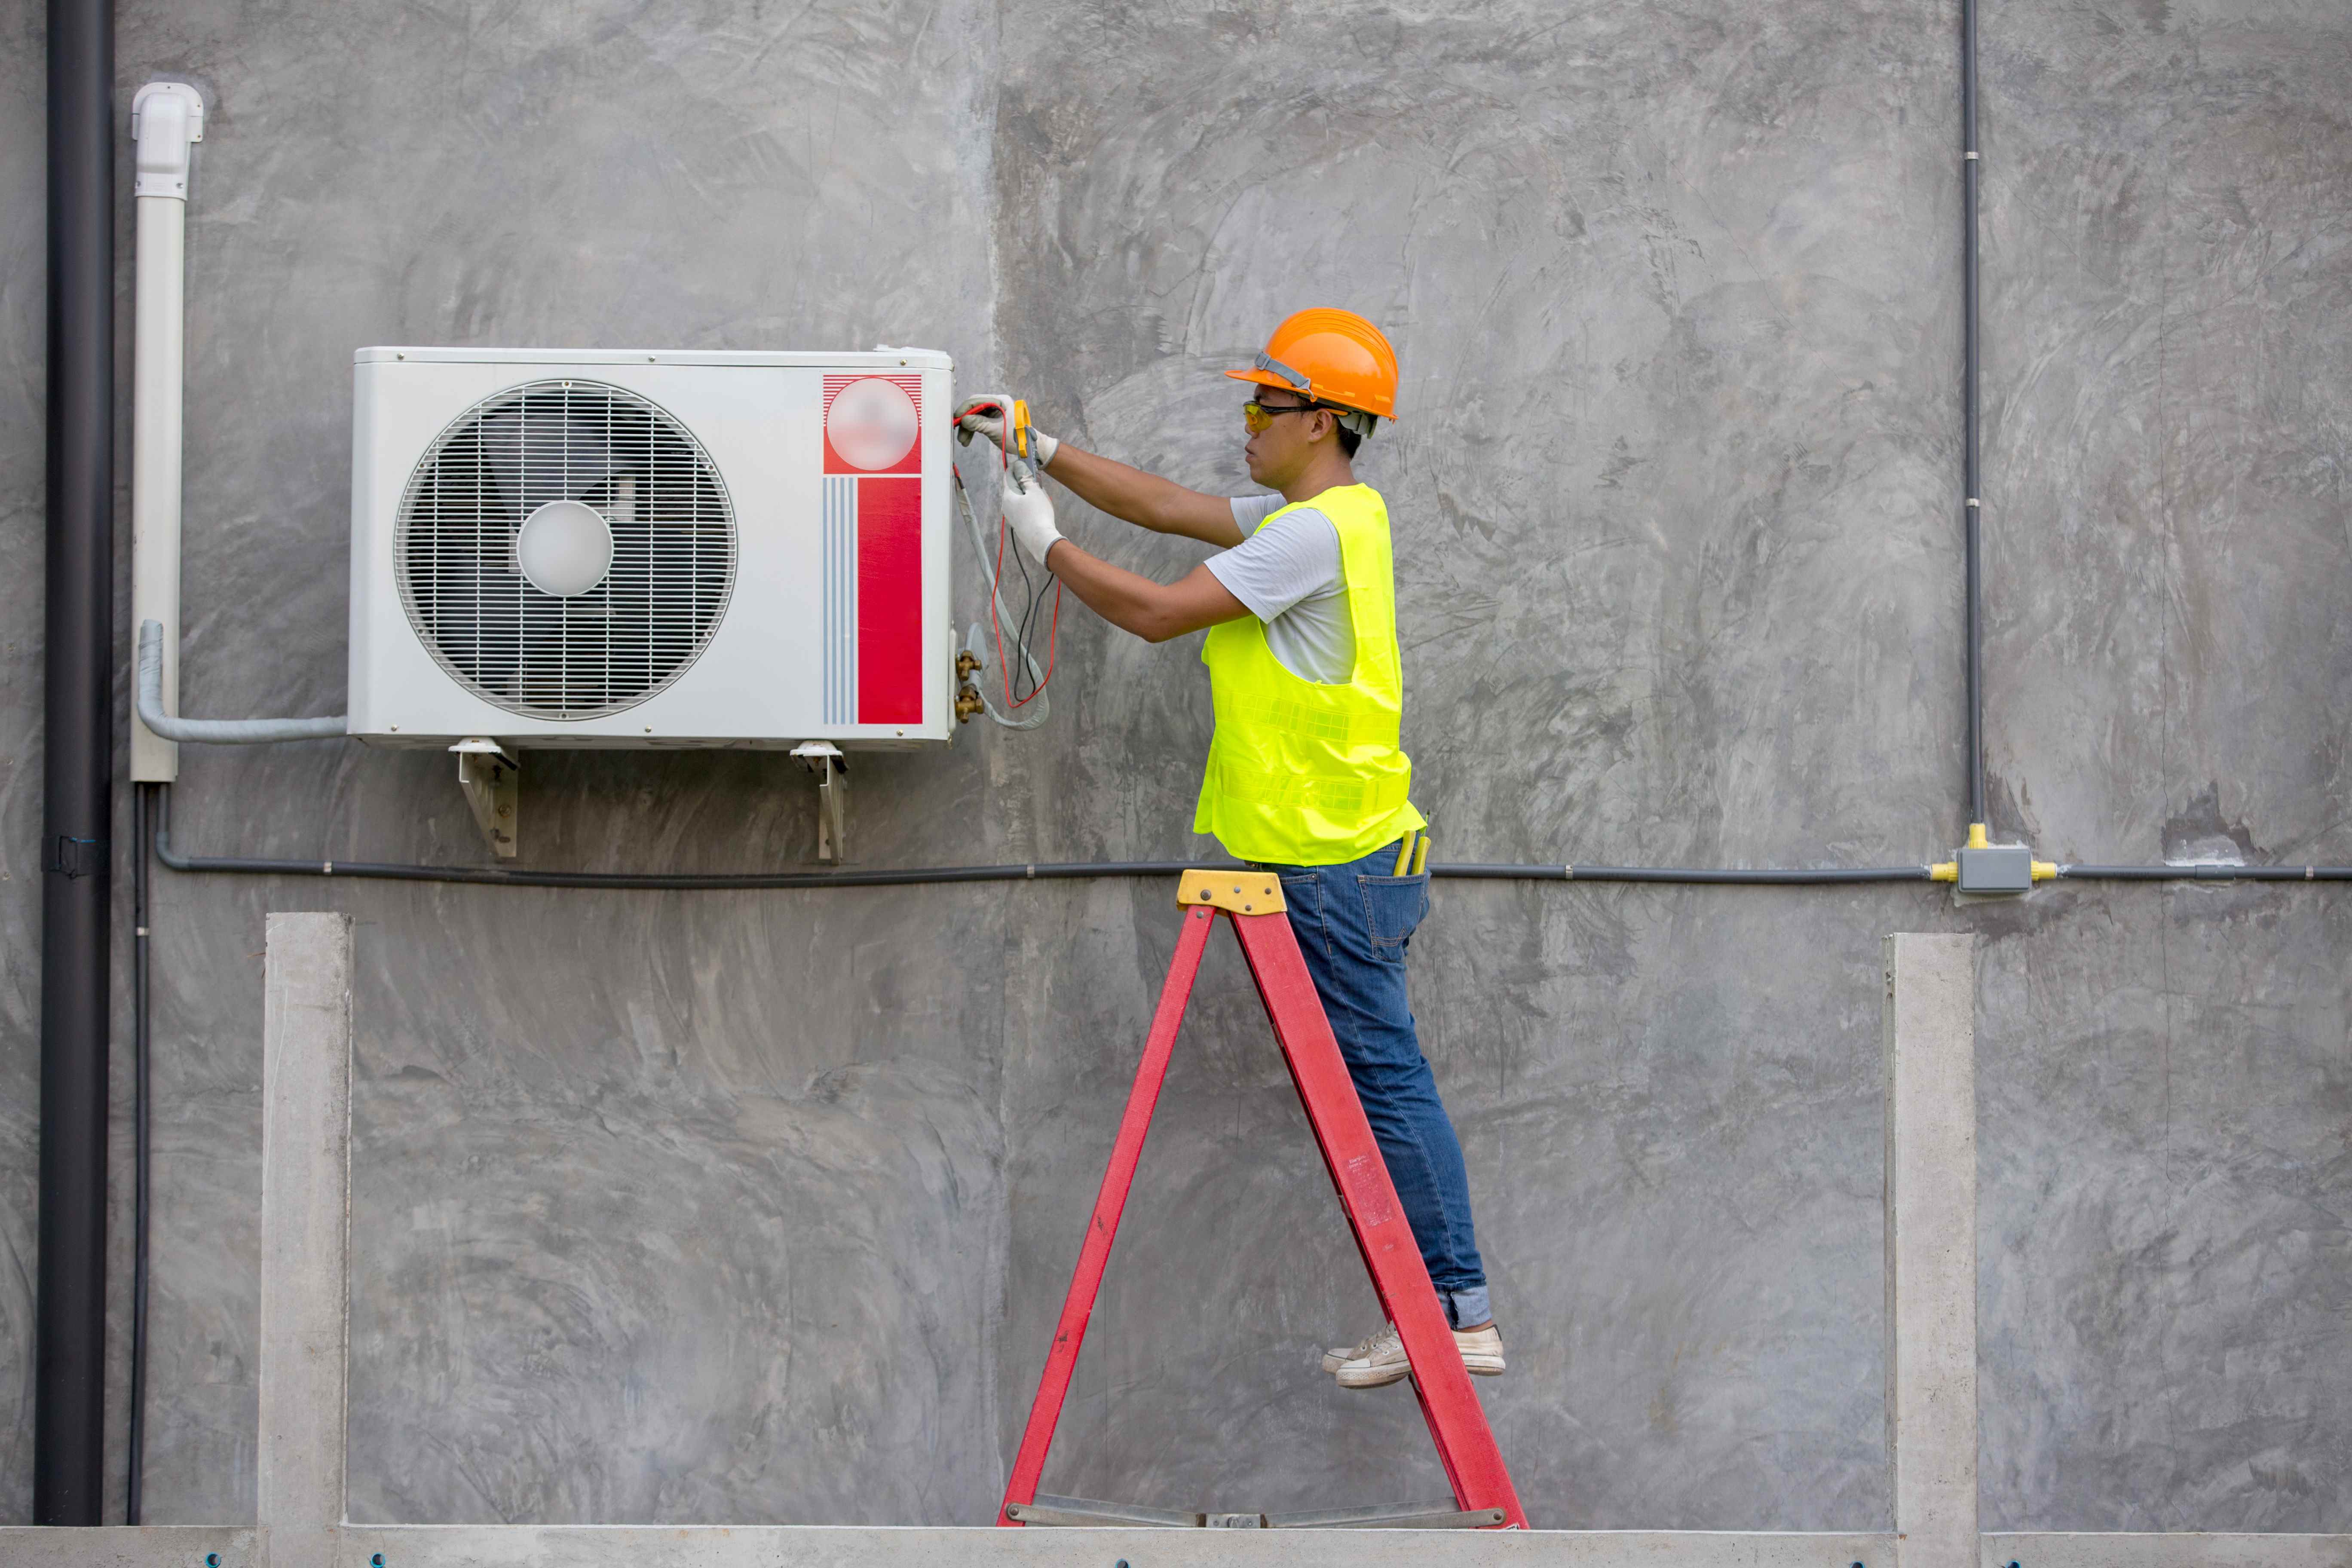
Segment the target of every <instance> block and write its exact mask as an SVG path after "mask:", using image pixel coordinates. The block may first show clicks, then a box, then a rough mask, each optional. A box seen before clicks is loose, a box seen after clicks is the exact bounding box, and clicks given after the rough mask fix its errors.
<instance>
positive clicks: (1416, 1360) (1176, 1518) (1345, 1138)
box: [996, 870, 1528, 1530]
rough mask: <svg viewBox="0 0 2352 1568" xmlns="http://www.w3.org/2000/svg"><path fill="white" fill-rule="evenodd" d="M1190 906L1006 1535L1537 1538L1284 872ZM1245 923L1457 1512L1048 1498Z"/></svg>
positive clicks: (1255, 967) (1033, 1420)
mask: <svg viewBox="0 0 2352 1568" xmlns="http://www.w3.org/2000/svg"><path fill="white" fill-rule="evenodd" d="M1176 901H1177V902H1178V903H1179V904H1181V905H1183V906H1185V910H1184V925H1183V931H1182V934H1181V935H1180V936H1179V937H1178V938H1177V942H1176V956H1175V958H1174V959H1173V960H1172V961H1171V963H1169V965H1168V981H1167V984H1165V985H1163V986H1161V987H1160V1006H1159V1009H1158V1011H1156V1012H1155V1013H1153V1015H1152V1017H1151V1033H1150V1037H1149V1038H1148V1039H1146V1040H1145V1041H1144V1045H1143V1062H1142V1065H1141V1066H1139V1067H1138V1068H1136V1071H1135V1087H1134V1089H1131V1090H1129V1093H1128V1097H1127V1114H1126V1115H1125V1116H1123V1117H1121V1118H1120V1120H1119V1124H1118V1139H1117V1140H1116V1141H1115V1142H1113V1143H1112V1144H1111V1152H1110V1167H1109V1169H1108V1170H1106V1171H1105V1172H1104V1173H1103V1179H1102V1190H1101V1191H1100V1193H1098V1194H1097V1195H1096V1198H1095V1208H1094V1215H1093V1217H1092V1218H1090V1219H1089V1220H1088V1221H1087V1237H1086V1242H1085V1244H1084V1245H1083V1246H1081V1247H1079V1249H1078V1268H1077V1272H1076V1274H1074V1275H1073V1276H1072V1277H1071V1279H1070V1291H1069V1294H1068V1295H1067V1296H1066V1297H1064V1298H1063V1300H1062V1318H1061V1321H1060V1322H1059V1323H1058V1324H1057V1325H1055V1330H1054V1345H1053V1349H1052V1350H1051V1352H1048V1353H1047V1355H1046V1357H1045V1375H1044V1376H1043V1377H1042V1378H1040V1379H1039V1380H1038V1383H1037V1397H1036V1399H1035V1401H1034V1403H1032V1404H1031V1405H1030V1406H1029V1425H1028V1427H1027V1429H1026V1430H1024V1432H1023V1433H1022V1435H1021V1449H1020V1452H1019V1454H1018V1455H1017V1456H1016V1457H1015V1458H1014V1459H1013V1476H1012V1479H1010V1480H1008V1481H1007V1482H1006V1483H1005V1487H1004V1502H1003V1506H1002V1507H1001V1508H999V1510H997V1516H996V1522H997V1523H998V1524H1000V1525H1031V1524H1070V1525H1106V1524H1121V1523H1124V1524H1166V1525H1224V1526H1244V1527H1246V1526H1250V1525H1255V1526H1259V1527H1265V1528H1277V1529H1278V1528H1284V1527H1306V1526H1321V1527H1335V1526H1359V1527H1360V1526H1367V1525H1387V1526H1392V1527H1410V1526H1423V1527H1427V1526H1451V1527H1467V1528H1474V1529H1503V1530H1525V1529H1526V1528H1528V1517H1527V1514H1526V1513H1525V1512H1524V1511H1522V1510H1521V1509H1520V1507H1519V1497H1518V1493H1517V1491H1516V1490H1515V1489H1513V1488H1512V1486H1511V1475H1510V1472H1509V1471H1508V1470H1507V1469H1506V1468H1504V1466H1503V1456H1502V1454H1501V1453H1500V1452H1499V1451H1497V1450H1496V1447H1495V1437H1494V1434H1493V1433H1492V1432H1490V1431H1489V1430H1487V1427H1486V1412H1485V1411H1484V1410H1482V1409H1481V1408H1480V1407H1479V1405H1478V1395H1477V1394H1475V1392H1473V1390H1472V1389H1471V1386H1470V1374H1469V1373H1468V1372H1466V1371H1465V1370H1464V1368H1463V1365H1462V1357H1461V1353H1460V1352H1458V1351H1456V1350H1455V1349H1454V1334H1453V1331H1452V1329H1451V1328H1450V1327H1449V1326H1448V1324H1447V1323H1446V1321H1445V1310H1444V1308H1443V1307H1441V1306H1440V1305H1439V1304H1438V1300H1437V1292H1436V1290H1435V1289H1433V1288H1432V1287H1431V1285H1430V1282H1429V1270H1428V1269H1427V1268H1424V1267H1423V1264H1422V1261H1421V1249H1420V1248H1419V1247H1417V1246H1415V1245H1414V1243H1413V1238H1412V1226H1409V1225H1408V1224H1406V1223H1405V1218H1404V1214H1403V1211H1402V1208H1401V1207H1400V1206H1399V1205H1398V1203H1397V1195H1396V1188H1395V1187H1394V1186H1393V1185H1392V1184H1391V1183H1390V1181H1389V1172H1388V1166H1387V1164H1386V1163H1384V1162H1383V1161H1382V1160H1381V1152H1380V1147H1379V1145H1378V1144H1376V1143H1374V1142H1373V1141H1372V1129H1371V1125H1370V1123H1369V1122H1367V1121H1365V1120H1364V1108H1363V1105H1362V1104H1361V1102H1360V1101H1359V1100H1357V1099H1356V1086H1355V1083H1354V1081H1353V1080H1352V1079H1349V1076H1348V1064H1347V1063H1346V1062H1345V1061H1344V1060H1342V1059H1341V1058H1340V1056H1339V1041H1338V1040H1336V1039H1334V1038H1333V1037H1332V1035H1331V1023H1330V1020H1329V1019H1328V1017H1326V1016H1324V1012H1323V1002H1322V998H1320V997H1319V996H1318V995H1317V994H1315V982H1314V981H1313V979H1311V978H1310V977H1309V976H1308V974H1307V961H1306V959H1305V958H1304V957H1302V956H1301V955H1300V953H1299V951H1298V939H1297V937H1296V936H1294V935H1293V934H1292V933H1291V930H1290V917H1289V915H1288V914H1287V913H1286V912H1285V906H1284V904H1283V899H1282V883H1281V880H1280V879H1278V878H1276V876H1275V875H1274V874H1272V873H1271V872H1262V871H1230V870H1227V871H1187V872H1185V873H1184V875H1183V877H1182V879H1181V881H1180V883H1179V885H1178V889H1177V894H1176ZM1221 914H1222V915H1223V917H1224V918H1225V919H1226V920H1228V921H1231V922H1232V923H1233V928H1234V935H1235V936H1236V937H1238V938H1240V940H1241V944H1242V954H1243V956H1244V958H1245V959H1247V960H1248V963H1249V967H1250V974H1251V976H1252V977H1253V978H1254V979H1255V981H1256V982H1257V993H1258V996H1259V998H1260V999H1261V1000H1263V1001H1264V1002H1265V1011H1266V1016H1267V1017H1268V1018H1270V1019H1272V1020H1273V1023H1274V1035H1275V1038H1276V1040H1277V1041H1278V1042H1280V1044H1281V1046H1282V1058H1283V1060H1284V1062H1285V1063H1286V1064H1287V1065H1288V1067H1289V1068H1290V1078H1291V1081H1292V1082H1293V1083H1294V1084H1296V1085H1297V1088H1298V1099H1299V1102H1300V1103H1301V1104H1302V1105H1304V1106H1305V1107H1306V1110H1307V1122H1308V1124H1309V1125H1310V1126H1312V1127H1313V1128H1314V1130H1315V1142H1316V1143H1317V1144H1318V1146H1320V1148H1321V1149H1322V1151H1323V1163H1324V1165H1325V1166H1326V1167H1327V1168H1328V1170H1329V1171H1330V1173H1331V1184H1332V1185H1333V1186H1335V1187H1337V1188H1338V1189H1339V1205H1340V1207H1342V1208H1343V1209H1345V1210H1346V1211H1347V1215H1348V1224H1349V1227H1350V1228H1351V1229H1353V1231H1354V1232H1355V1237H1356V1247H1357V1248H1358V1250H1359V1251H1360V1252H1361V1253H1362V1254H1363V1258H1364V1267H1365V1268H1367V1269H1369V1270H1370V1273H1371V1277H1372V1289H1374V1290H1376V1291H1378V1292H1379V1294H1380V1299H1381V1310H1383V1311H1384V1312H1386V1313H1387V1315H1388V1317H1389V1319H1390V1321H1392V1322H1394V1323H1395V1324H1396V1326H1397V1333H1398V1336H1399V1337H1400V1338H1401V1339H1402V1341H1403V1342H1404V1351H1405V1357H1406V1359H1407V1361H1409V1362H1410V1363H1412V1387H1413V1393H1414V1394H1415V1396H1416V1397H1418V1398H1419V1399H1420V1401H1421V1413H1422V1416H1423V1419H1424V1420H1426V1421H1427V1422H1428V1423H1429V1435H1430V1436H1431V1437H1432V1438H1433V1439H1434V1440H1435V1442H1436V1444H1437V1457H1438V1458H1439V1459H1440V1460H1441V1461H1443V1462H1444V1466H1445V1478H1446V1479H1447V1481H1448V1482H1450V1483H1451V1484H1452V1486H1453V1488H1454V1508H1453V1509H1451V1510H1447V1509H1445V1508H1444V1506H1443V1505H1420V1504H1380V1505H1374V1506H1371V1507H1369V1508H1361V1509H1338V1510H1328V1511H1325V1512H1318V1513H1311V1514H1291V1515H1280V1514H1202V1513H1185V1512H1181V1511H1178V1510H1167V1509H1153V1508H1144V1507H1140V1506H1135V1505H1129V1504H1126V1503H1107V1502H1097V1501H1093V1500H1087V1499H1079V1498H1059V1497H1046V1498H1041V1497H1040V1496H1039V1495H1038V1492H1037V1481H1038V1478H1039V1476H1040V1475H1041V1474H1042V1472H1043V1471H1044V1470H1045V1452H1046V1450H1047V1449H1048V1448H1050V1447H1053V1444H1054V1426H1055V1423H1056V1422H1058V1421H1059V1420H1060V1419H1061V1416H1062V1401H1063V1399H1064V1398H1065V1396H1066V1395H1067V1394H1068V1393H1069V1389H1070V1376H1071V1374H1072V1373H1074V1372H1076V1370H1077V1364H1078V1347H1079V1345H1080V1344H1081V1343H1083V1342H1085V1340H1086V1337H1087V1319H1088V1318H1089V1317H1090V1316H1091V1315H1092V1314H1093V1312H1094V1306H1095V1296H1096V1293H1097V1291H1098V1290H1099V1289H1101V1286H1102V1278H1103V1269H1104V1268H1105V1267H1106V1266H1107V1265H1108V1263H1109V1261H1110V1247H1111V1243H1112V1241H1113V1240H1114V1239H1116V1238H1117V1237H1118V1217H1119V1214H1120V1211H1121V1210H1123V1209H1124V1208H1125V1207H1126V1206H1127V1194H1128V1189H1129V1187H1130V1186H1132V1185H1133V1184H1134V1182H1135V1167H1136V1162H1137V1161H1138V1160H1139V1159H1140V1158H1141V1157H1142V1154H1143V1140H1144V1136H1145V1135H1146V1134H1147V1133H1149V1132H1150V1130H1151V1112H1152V1110H1153V1108H1154V1107H1155V1106H1157V1105H1158V1104H1159V1102H1160V1085H1161V1084H1162V1083H1163V1082H1165V1081H1166V1079H1167V1077H1168V1062H1169V1058H1170V1057H1171V1055H1173V1053H1174V1050H1175V1046H1176V1031H1177V1029H1178V1027H1179V1026H1181V1024H1182V1023H1183V1021H1184V1006H1185V1004H1186V1003H1187V1002H1189V1001H1190V1000H1191V999H1192V982H1193V980H1194V978H1195V977H1196V976H1197V975H1199V973H1201V955H1202V953H1203V952H1206V951H1207V950H1208V945H1209V932H1210V930H1211V929H1212V928H1213V926H1214V925H1215V924H1216V922H1217V918H1218V916H1219V915H1221Z"/></svg>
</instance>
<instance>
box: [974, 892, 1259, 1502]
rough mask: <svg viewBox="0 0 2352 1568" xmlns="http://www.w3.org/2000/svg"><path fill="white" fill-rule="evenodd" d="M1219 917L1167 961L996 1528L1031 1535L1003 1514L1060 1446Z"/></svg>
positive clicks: (1187, 924)
mask: <svg viewBox="0 0 2352 1568" xmlns="http://www.w3.org/2000/svg"><path fill="white" fill-rule="evenodd" d="M1215 916H1216V911H1215V910H1212V909H1208V908H1206V907H1199V908H1192V909H1187V910H1185V911H1184V926H1183V930H1182V931H1181V934H1180V935H1179V936H1178V937H1177V939H1176V956H1175V957H1174V958H1173V959H1171V961H1170V962H1169V964H1168V980H1167V983H1166V984H1163V985H1162V986H1161V987H1160V1006H1159V1008H1158V1010H1157V1011H1155V1012H1154V1013H1153V1014H1152V1016H1151V1033H1150V1036H1149V1037H1146V1038H1145V1040H1144V1042H1143V1061H1142V1063H1141V1065H1139V1067H1137V1068H1136V1069H1135V1087H1134V1088H1133V1089H1129V1091H1128V1096H1127V1114H1126V1115H1124V1116H1122V1117H1121V1118H1120V1119H1119V1123H1118V1137H1117V1138H1116V1139H1114V1140H1113V1141H1112V1142H1111V1146H1110V1165H1109V1167H1108V1169H1106V1170H1105V1171H1104V1172H1103V1179H1102V1188H1101V1190H1100V1191H1099V1192H1098V1193H1097V1194H1096V1195H1095V1209H1094V1214H1093V1215H1092V1217H1090V1218H1089V1219H1088V1220H1087V1237H1086V1240H1085V1242H1084V1243H1083V1244H1082V1245H1081V1246H1080V1247H1079V1248H1078V1267H1077V1272H1076V1273H1075V1274H1073V1275H1071V1277H1070V1291H1069V1294H1068V1295H1066V1296H1065V1297H1063V1298H1062V1317H1061V1321H1060V1322H1058V1323H1057V1324H1055V1328H1054V1344H1053V1348H1052V1350H1050V1351H1049V1352H1046V1356H1045V1375H1044V1376H1043V1377H1041V1378H1039V1379H1038V1381H1037V1397H1036V1398H1035V1399H1034V1401H1032V1402H1031V1404H1030V1405H1029V1425H1028V1426H1027V1427H1025V1428H1024V1430H1023V1431H1022V1434H1021V1447H1020V1450H1019V1452H1018V1453H1017V1454H1016V1455H1015V1456H1014V1458H1013V1474H1012V1476H1011V1478H1010V1479H1007V1480H1006V1482H1005V1484H1004V1500H1003V1502H1002V1503H1000V1504H999V1505H998V1506H997V1510H996V1522H997V1523H998V1524H1000V1525H1004V1526H1008V1527H1010V1528H1012V1529H1015V1530H1019V1529H1024V1528H1026V1527H1025V1526H1024V1525H1022V1524H1021V1523H1020V1522H1019V1521H1016V1520H1014V1519H1013V1517H1012V1516H1011V1515H1009V1514H1007V1513H1006V1512H1005V1511H1004V1510H1006V1509H1007V1508H1009V1507H1011V1506H1012V1505H1013V1504H1014V1503H1027V1502H1034V1501H1036V1500H1037V1479H1038V1478H1039V1477H1040V1476H1041V1475H1043V1474H1044V1473H1045V1452H1046V1450H1047V1449H1049V1448H1051V1447H1053V1446H1054V1426H1055V1423H1056V1422H1058V1421H1059V1420H1060V1419H1061V1418H1062V1401H1063V1399H1064V1398H1065V1397H1066V1396H1067V1395H1068V1394H1069V1392H1070V1375H1071V1373H1075V1372H1076V1370H1077V1365H1078V1347H1079V1346H1080V1345H1081V1344H1083V1343H1084V1342H1086V1337H1087V1318H1088V1317H1090V1316H1091V1315H1092V1314H1093V1312H1094V1310H1095V1295H1096V1292H1097V1291H1098V1290H1099V1289H1101V1288H1102V1278H1103V1269H1104V1268H1105V1267H1106V1266H1108V1264H1109V1262H1110V1244H1111V1242H1112V1241H1113V1240H1114V1239H1115V1238H1116V1237H1118V1216H1119V1213H1120V1211H1121V1210H1123V1209H1124V1208H1125V1207H1126V1206H1127V1192H1128V1188H1129V1187H1130V1186H1131V1185H1133V1184H1134V1182H1135V1166H1136V1162H1137V1161H1138V1160H1139V1159H1140V1158H1142V1155H1143V1139H1144V1135H1145V1134H1146V1133H1148V1132H1150V1131H1151V1112H1152V1110H1153V1108H1154V1107H1156V1106H1157V1105H1158V1104H1159V1103H1160V1085H1161V1084H1162V1083H1164V1082H1166V1081H1167V1079H1168V1060H1169V1057H1170V1055H1171V1053H1172V1052H1173V1051H1174V1049H1175V1047H1176V1030H1177V1028H1178V1026H1180V1025H1181V1024H1182V1023H1183V1022H1184V1005H1185V1003H1187V1002H1188V1001H1190V1000H1191V999H1192V982H1193V980H1194V978H1195V977H1197V976H1198V975H1199V974H1200V973H1201V954H1202V952H1205V951H1207V949H1208V945H1209V931H1210V929H1211V928H1212V927H1213V925H1215V923H1216V920H1215Z"/></svg>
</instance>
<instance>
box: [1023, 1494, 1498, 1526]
mask: <svg viewBox="0 0 2352 1568" xmlns="http://www.w3.org/2000/svg"><path fill="white" fill-rule="evenodd" d="M1004 1511H1005V1514H1006V1516H1007V1517H1009V1518H1011V1519H1013V1520H1015V1521H1018V1522H1020V1523H1022V1524H1031V1525H1055V1524H1058V1525H1076V1526H1093V1527H1097V1528H1098V1527H1100V1526H1103V1525H1107V1524H1139V1525H1144V1526H1147V1527H1149V1528H1151V1529H1159V1530H1187V1529H1189V1530H1490V1529H1492V1528H1494V1527H1495V1526H1496V1525H1499V1524H1501V1523H1502V1522H1503V1510H1501V1509H1499V1508H1474V1509H1466V1510H1465V1509H1457V1508H1455V1507H1454V1503H1453V1500H1451V1499H1448V1500H1445V1501H1444V1502H1376V1503H1365V1504H1362V1505H1360V1506H1359V1507H1355V1508H1328V1509H1321V1510H1316V1511H1313V1512H1309V1513H1216V1512H1202V1511H1198V1510H1182V1509H1171V1508H1148V1507H1146V1506H1144V1505H1143V1504H1141V1503H1133V1502H1103V1501H1100V1500H1097V1499H1094V1498H1079V1497H1051V1496H1048V1495H1046V1494H1045V1493H1043V1492H1040V1493H1039V1494H1038V1496H1037V1500H1036V1501H1034V1502H1016V1503H1010V1504H1007V1505H1006V1507H1005V1510H1004Z"/></svg>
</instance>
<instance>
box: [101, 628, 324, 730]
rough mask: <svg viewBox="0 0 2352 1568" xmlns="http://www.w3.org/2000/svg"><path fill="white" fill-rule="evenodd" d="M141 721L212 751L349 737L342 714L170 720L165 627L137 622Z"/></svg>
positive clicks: (148, 726)
mask: <svg viewBox="0 0 2352 1568" xmlns="http://www.w3.org/2000/svg"><path fill="white" fill-rule="evenodd" d="M137 700H138V703H139V721H140V722H141V723H142V724H144V725H146V726H147V728H149V729H150V730H152V731H154V732H155V733H157V734H158V735H161V736H163V739H165V740H167V741H202V742H209V743H211V744H213V745H215V746H257V745H263V744H266V743H268V742H273V741H317V740H322V739H324V738H325V737H327V736H329V735H342V734H348V733H349V732H350V730H351V725H350V722H349V721H348V720H346V719H345V718H344V716H343V715H342V714H341V713H335V714H331V715H329V716H328V717H326V718H323V719H174V718H173V717H172V715H170V714H169V713H166V712H164V711H163V623H162V622H161V621H142V622H140V623H139V685H138V699H137Z"/></svg>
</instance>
